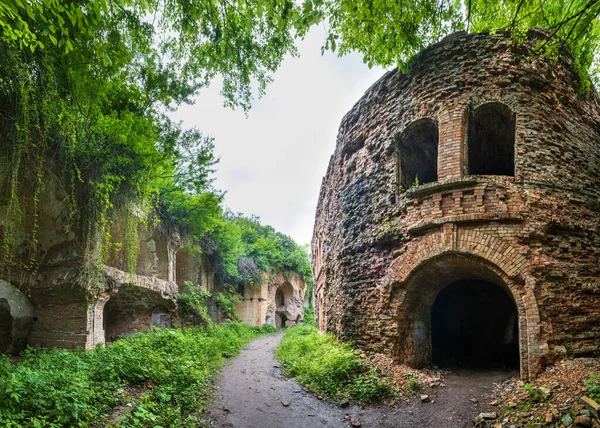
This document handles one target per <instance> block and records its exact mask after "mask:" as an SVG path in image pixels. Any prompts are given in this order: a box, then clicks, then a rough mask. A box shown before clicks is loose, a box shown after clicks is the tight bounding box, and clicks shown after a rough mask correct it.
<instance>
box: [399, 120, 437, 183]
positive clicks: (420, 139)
mask: <svg viewBox="0 0 600 428" xmlns="http://www.w3.org/2000/svg"><path fill="white" fill-rule="evenodd" d="M438 141H439V132H438V127H437V123H436V122H435V121H434V120H432V119H420V120H417V121H416V122H413V123H411V124H410V125H408V127H407V128H406V129H405V130H404V132H402V134H401V135H400V137H399V139H398V182H399V185H400V186H401V188H403V189H410V188H411V187H415V186H416V185H421V184H426V183H433V182H435V181H438V174H437V170H438V165H437V163H438Z"/></svg>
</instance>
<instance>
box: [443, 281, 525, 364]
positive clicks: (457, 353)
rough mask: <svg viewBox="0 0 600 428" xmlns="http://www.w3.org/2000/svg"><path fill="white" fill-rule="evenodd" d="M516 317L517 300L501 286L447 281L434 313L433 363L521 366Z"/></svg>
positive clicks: (488, 283)
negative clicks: (447, 283)
mask: <svg viewBox="0 0 600 428" xmlns="http://www.w3.org/2000/svg"><path fill="white" fill-rule="evenodd" d="M517 320H518V316H517V308H516V305H515V303H514V302H513V300H512V299H511V297H510V296H509V295H508V293H507V292H506V291H504V290H503V289H502V288H500V287H499V286H497V285H495V284H493V283H491V282H487V281H480V280H461V281H457V282H454V283H452V284H450V285H448V286H447V287H446V288H444V289H443V290H442V291H441V292H440V293H439V294H438V296H437V298H436V299H435V302H434V304H433V308H432V313H431V342H432V359H433V363H434V364H437V365H441V366H461V367H485V368H500V367H503V368H518V367H519V346H518V343H519V342H518V321H517Z"/></svg>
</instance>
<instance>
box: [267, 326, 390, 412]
mask: <svg viewBox="0 0 600 428" xmlns="http://www.w3.org/2000/svg"><path fill="white" fill-rule="evenodd" d="M276 355H277V357H278V358H279V359H280V360H281V362H282V363H283V370H284V373H285V374H286V375H289V376H293V377H295V378H296V379H297V380H298V381H299V382H300V383H302V384H303V385H306V386H307V387H308V388H310V389H311V390H313V391H314V392H315V393H317V394H319V395H322V396H325V397H327V398H329V399H331V400H333V401H338V402H339V401H342V400H348V399H350V400H354V401H357V402H359V403H367V402H373V401H377V400H381V399H382V398H385V397H386V396H388V395H390V394H391V390H390V386H389V382H388V380H387V379H386V378H385V377H384V376H383V375H382V374H381V373H380V372H379V371H378V370H377V369H376V368H375V367H373V366H371V365H369V364H368V362H367V361H366V360H364V359H361V358H360V357H359V356H358V355H356V354H355V352H354V350H353V349H352V347H351V346H350V345H349V344H347V343H342V342H340V341H338V340H337V339H336V338H335V337H334V336H333V335H332V334H329V333H325V334H321V333H319V332H318V330H317V329H316V327H314V326H312V325H299V326H295V327H292V328H290V329H289V330H288V331H287V333H286V335H285V336H284V338H283V340H282V342H281V345H280V346H279V348H278V349H277V351H276Z"/></svg>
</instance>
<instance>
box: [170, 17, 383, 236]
mask: <svg viewBox="0 0 600 428" xmlns="http://www.w3.org/2000/svg"><path fill="white" fill-rule="evenodd" d="M324 37H325V34H324V31H323V29H322V28H318V27H317V28H314V29H313V30H311V32H310V33H309V34H308V35H307V37H306V38H305V40H304V41H302V42H300V43H299V46H298V47H299V51H300V55H301V56H300V58H291V57H289V58H286V59H285V60H284V62H283V64H282V66H281V68H280V69H279V70H278V71H277V72H276V73H275V75H274V76H273V77H274V81H273V83H272V84H271V85H270V86H269V87H268V88H267V94H266V95H265V97H263V98H262V99H260V100H257V101H255V102H254V104H253V107H252V109H251V111H250V112H249V115H248V118H246V116H245V115H244V113H243V112H242V111H241V110H239V111H232V110H230V109H225V108H224V107H223V99H222V98H221V96H220V95H219V89H220V88H219V85H218V84H214V85H213V86H211V87H210V88H209V89H207V90H204V91H203V92H201V94H200V95H199V96H198V98H197V99H196V104H194V105H192V106H184V107H182V108H181V109H180V110H179V111H177V112H176V113H175V114H174V115H173V118H174V119H176V120H183V122H184V125H185V126H186V127H192V126H195V127H197V128H198V129H200V130H202V131H203V132H204V133H205V134H208V135H212V136H213V137H215V153H216V155H217V156H219V157H220V158H221V161H220V163H219V164H218V165H217V169H218V171H217V173H216V182H215V186H216V187H217V188H218V189H220V190H226V191H227V195H226V197H225V204H226V205H227V206H228V207H229V208H231V209H232V210H233V211H234V212H243V213H244V214H247V215H250V214H254V215H258V216H259V217H260V218H261V221H262V222H263V223H266V224H270V225H272V226H273V227H275V229H277V230H279V231H281V232H283V233H286V234H288V235H291V236H292V237H293V238H294V239H295V240H296V241H297V242H298V243H301V244H303V243H308V242H310V239H311V237H312V227H313V222H314V215H315V209H316V204H317V199H318V196H319V189H320V186H321V179H322V177H323V175H324V174H325V172H326V170H327V164H328V162H329V157H330V156H331V154H332V153H333V150H334V148H335V138H336V135H337V129H338V126H339V124H340V121H341V119H342V117H343V116H344V115H345V114H346V112H347V111H348V110H349V109H350V108H351V107H352V105H353V104H354V103H355V102H356V101H357V100H358V99H359V98H360V96H361V95H362V94H363V93H364V91H365V90H366V89H367V88H368V87H369V86H371V84H373V83H374V82H375V81H376V80H377V79H378V78H379V77H380V76H381V75H382V74H383V70H381V69H372V70H369V69H368V68H367V67H366V66H365V65H364V64H363V62H362V58H361V57H360V56H359V55H356V54H353V55H348V56H346V57H344V58H338V57H337V56H335V55H333V54H331V53H326V54H325V55H324V56H321V49H320V48H321V44H322V42H323V40H324Z"/></svg>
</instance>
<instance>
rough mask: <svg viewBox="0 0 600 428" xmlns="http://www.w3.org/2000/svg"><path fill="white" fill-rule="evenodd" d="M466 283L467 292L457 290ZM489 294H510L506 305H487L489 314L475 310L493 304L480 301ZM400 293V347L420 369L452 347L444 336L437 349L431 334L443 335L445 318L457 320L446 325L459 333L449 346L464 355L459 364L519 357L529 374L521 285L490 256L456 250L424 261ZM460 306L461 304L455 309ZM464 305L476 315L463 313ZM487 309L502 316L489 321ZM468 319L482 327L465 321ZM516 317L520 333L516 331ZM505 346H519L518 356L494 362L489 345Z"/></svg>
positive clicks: (494, 349) (400, 352) (407, 359)
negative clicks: (519, 290) (520, 295)
mask: <svg viewBox="0 0 600 428" xmlns="http://www.w3.org/2000/svg"><path fill="white" fill-rule="evenodd" d="M461 287H463V289H462V290H458V291H456V290H454V292H453V290H452V288H461ZM465 288H466V290H465ZM473 290H475V291H473ZM486 293H487V294H488V295H490V296H494V297H497V296H505V298H506V299H505V300H504V301H503V302H502V303H501V304H498V305H495V306H493V307H488V308H486V310H487V312H486V310H483V311H481V310H474V308H476V306H477V304H488V305H489V304H490V301H489V300H487V301H486V302H478V301H477V299H479V298H482V296H486ZM515 295H516V298H515ZM396 297H397V298H398V299H399V301H400V305H399V314H398V324H399V325H398V332H399V335H398V348H397V349H398V355H399V359H400V361H403V362H405V363H408V364H410V365H412V366H416V367H422V366H426V365H429V364H431V363H432V362H433V361H434V353H436V352H437V355H436V356H438V357H439V351H440V349H439V347H441V348H442V349H441V351H442V354H443V353H444V351H448V348H446V349H443V348H444V343H443V341H442V342H441V343H440V341H439V340H438V341H437V343H435V344H436V345H437V346H438V348H437V349H434V347H433V345H434V339H435V334H432V333H433V332H434V331H436V332H438V333H439V331H437V330H436V329H438V328H439V324H440V322H442V323H443V322H450V323H453V322H454V323H455V324H456V325H454V326H453V325H446V326H445V327H444V328H445V333H446V334H450V335H451V336H454V337H452V339H458V340H459V343H454V345H455V347H454V348H453V349H450V351H455V352H454V354H453V355H451V356H450V357H451V358H458V359H459V361H454V362H455V363H459V364H460V363H461V361H460V360H461V359H462V361H463V362H464V360H468V359H469V357H472V356H474V357H477V358H480V360H478V361H477V360H476V361H473V360H471V361H469V362H468V365H473V363H474V362H475V363H482V365H486V363H497V365H504V366H511V365H513V364H514V363H515V360H516V366H520V368H521V373H522V374H524V373H527V372H528V360H527V356H528V353H527V349H528V344H527V334H526V332H527V320H526V313H525V308H524V306H523V303H522V300H521V299H520V298H519V293H518V289H517V287H516V284H514V283H512V281H511V280H510V279H509V278H508V277H506V276H504V275H502V272H501V271H500V270H499V269H498V268H497V267H496V266H494V265H493V264H491V263H489V262H488V261H486V260H485V259H482V258H480V257H477V256H473V255H469V254H461V253H456V252H454V253H445V254H441V255H438V256H436V257H433V258H431V259H429V260H427V261H425V262H424V263H422V264H420V265H419V266H418V267H417V268H416V269H415V270H414V271H413V272H412V273H411V274H410V275H409V277H408V278H407V279H406V281H405V282H404V286H403V287H402V289H399V290H398V294H397V295H396ZM452 300H454V302H453V301H452ZM457 302H460V303H457ZM507 302H508V303H507ZM457 304H458V305H459V307H456V305H457ZM467 307H468V308H467ZM461 309H463V310H469V311H471V313H470V314H464V313H461V312H460V311H461ZM511 309H512V310H511ZM436 310H437V311H438V312H441V314H439V313H438V314H437V315H440V316H441V318H442V320H441V321H440V319H439V318H438V319H437V320H436V313H435V312H434V311H436ZM486 313H490V314H493V315H495V316H496V317H499V319H496V320H490V319H488V318H486V317H485V315H484V314H486ZM482 314H483V315H482ZM478 316H479V317H478ZM465 321H467V322H469V323H476V324H477V325H475V326H474V325H464V323H465ZM515 321H517V331H518V333H517V331H515V332H513V331H512V330H511V328H513V327H514V323H515ZM500 331H501V332H500ZM492 333H493V337H492V338H489V340H488V339H484V338H483V337H481V335H484V334H492ZM503 334H505V335H509V334H510V337H508V338H504V337H503ZM514 334H517V335H516V336H515V335H514ZM432 336H433V337H432ZM515 342H516V343H515ZM504 345H507V346H506V351H507V352H508V350H509V348H510V345H515V346H516V348H513V350H514V351H515V352H516V354H510V355H508V356H507V357H506V358H505V359H504V360H500V361H497V360H494V361H492V359H491V357H490V355H489V354H487V352H488V351H490V349H488V348H490V347H491V348H492V349H491V352H499V350H502V352H504V348H505V347H504ZM456 347H458V348H461V347H462V349H456ZM465 347H469V349H465ZM451 348H452V347H451ZM486 355H487V357H486ZM442 357H443V356H442Z"/></svg>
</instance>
